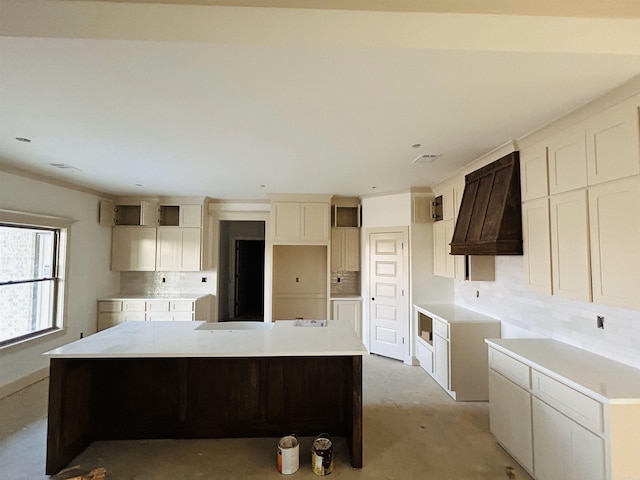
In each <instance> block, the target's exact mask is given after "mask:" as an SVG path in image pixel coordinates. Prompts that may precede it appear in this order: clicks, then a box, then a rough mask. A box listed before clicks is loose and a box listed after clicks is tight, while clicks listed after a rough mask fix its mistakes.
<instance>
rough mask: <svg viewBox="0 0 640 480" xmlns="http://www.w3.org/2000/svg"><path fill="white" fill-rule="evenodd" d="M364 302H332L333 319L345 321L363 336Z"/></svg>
mask: <svg viewBox="0 0 640 480" xmlns="http://www.w3.org/2000/svg"><path fill="white" fill-rule="evenodd" d="M361 305H362V301H360V300H332V301H331V319H332V320H345V321H347V322H349V323H351V324H352V325H353V329H354V330H355V332H356V334H357V335H358V336H359V337H360V336H362V327H361V325H362V315H361V313H360V312H361V311H362V307H361Z"/></svg>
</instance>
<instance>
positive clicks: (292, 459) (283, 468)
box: [278, 435, 300, 475]
mask: <svg viewBox="0 0 640 480" xmlns="http://www.w3.org/2000/svg"><path fill="white" fill-rule="evenodd" d="M299 467H300V445H299V444H298V439H297V438H296V436H295V435H287V436H286V437H282V438H281V439H280V441H279V442H278V471H279V472H280V473H284V474H285V475H288V474H291V473H296V472H297V471H298V468H299Z"/></svg>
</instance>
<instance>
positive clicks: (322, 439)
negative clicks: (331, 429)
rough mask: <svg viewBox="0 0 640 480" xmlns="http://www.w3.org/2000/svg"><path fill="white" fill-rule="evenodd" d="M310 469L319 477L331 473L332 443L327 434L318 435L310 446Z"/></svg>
mask: <svg viewBox="0 0 640 480" xmlns="http://www.w3.org/2000/svg"><path fill="white" fill-rule="evenodd" d="M311 469H312V470H313V473H315V474H316V475H320V476H323V475H329V474H330V473H331V472H332V471H333V442H332V441H331V437H330V436H329V434H327V433H321V434H320V435H318V436H317V437H316V438H315V440H314V441H313V443H312V444H311Z"/></svg>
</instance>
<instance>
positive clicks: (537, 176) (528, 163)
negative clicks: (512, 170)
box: [520, 144, 549, 202]
mask: <svg viewBox="0 0 640 480" xmlns="http://www.w3.org/2000/svg"><path fill="white" fill-rule="evenodd" d="M520 187H521V189H522V201H523V202H525V201H527V200H533V199H536V198H542V197H546V196H547V195H549V178H548V168H547V146H546V145H545V144H537V145H533V146H531V147H527V148H523V149H522V150H520Z"/></svg>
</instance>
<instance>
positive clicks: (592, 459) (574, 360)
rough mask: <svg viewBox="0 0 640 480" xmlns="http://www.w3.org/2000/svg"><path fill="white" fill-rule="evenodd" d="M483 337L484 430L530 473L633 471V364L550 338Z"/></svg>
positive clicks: (567, 477)
mask: <svg viewBox="0 0 640 480" xmlns="http://www.w3.org/2000/svg"><path fill="white" fill-rule="evenodd" d="M487 343H488V344H489V367H490V370H489V384H490V397H489V415H490V425H491V433H492V434H493V435H494V436H495V437H496V440H497V441H498V442H499V443H500V444H501V445H502V446H503V447H504V448H505V449H506V450H507V452H509V453H510V454H511V455H512V456H513V457H514V458H515V459H516V460H517V461H518V462H519V463H520V464H521V465H522V466H523V467H524V468H525V469H526V470H527V471H528V472H529V473H531V475H532V476H533V477H534V478H535V479H536V480H627V479H634V478H640V456H638V455H637V445H638V444H639V443H640V370H638V369H635V368H633V367H630V366H627V365H623V364H621V363H618V362H615V361H613V360H610V359H607V358H604V357H601V356H598V355H594V354H591V353H589V352H586V351H584V350H581V349H578V348H576V347H572V346H569V345H565V344H563V343H561V342H558V341H555V340H550V339H510V340H499V339H496V340H488V341H487Z"/></svg>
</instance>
